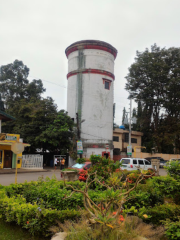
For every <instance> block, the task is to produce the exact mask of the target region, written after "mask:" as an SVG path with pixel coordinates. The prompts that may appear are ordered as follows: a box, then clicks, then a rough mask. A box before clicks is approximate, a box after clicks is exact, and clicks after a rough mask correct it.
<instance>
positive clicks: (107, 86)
mask: <svg viewBox="0 0 180 240" xmlns="http://www.w3.org/2000/svg"><path fill="white" fill-rule="evenodd" d="M104 87H105V89H108V90H109V82H106V81H105V85H104Z"/></svg>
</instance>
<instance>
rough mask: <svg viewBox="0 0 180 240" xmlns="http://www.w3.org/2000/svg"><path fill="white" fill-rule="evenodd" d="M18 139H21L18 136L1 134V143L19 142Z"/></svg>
mask: <svg viewBox="0 0 180 240" xmlns="http://www.w3.org/2000/svg"><path fill="white" fill-rule="evenodd" d="M17 139H19V135H18V134H6V133H0V141H17Z"/></svg>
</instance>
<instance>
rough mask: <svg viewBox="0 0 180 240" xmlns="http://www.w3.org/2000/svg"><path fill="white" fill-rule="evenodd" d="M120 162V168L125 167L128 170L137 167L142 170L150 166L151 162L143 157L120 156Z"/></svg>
mask: <svg viewBox="0 0 180 240" xmlns="http://www.w3.org/2000/svg"><path fill="white" fill-rule="evenodd" d="M120 163H122V166H121V169H122V170H124V169H126V170H128V171H131V170H137V169H138V168H139V167H140V168H142V169H144V170H147V169H148V168H152V165H151V163H150V162H149V161H148V160H146V159H143V158H122V159H121V160H120Z"/></svg>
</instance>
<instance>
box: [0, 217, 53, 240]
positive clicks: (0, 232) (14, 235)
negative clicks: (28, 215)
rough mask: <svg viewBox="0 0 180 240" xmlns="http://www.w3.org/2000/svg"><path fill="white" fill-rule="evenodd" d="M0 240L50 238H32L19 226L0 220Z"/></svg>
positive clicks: (42, 239) (43, 239)
mask: <svg viewBox="0 0 180 240" xmlns="http://www.w3.org/2000/svg"><path fill="white" fill-rule="evenodd" d="M0 239H1V240H12V239H13V240H49V239H50V238H44V237H43V238H42V237H33V236H32V235H30V233H29V232H28V231H27V230H25V229H22V228H21V227H20V226H18V225H16V224H13V223H7V222H4V221H3V220H2V219H0Z"/></svg>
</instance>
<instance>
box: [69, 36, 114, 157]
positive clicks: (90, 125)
mask: <svg viewBox="0 0 180 240" xmlns="http://www.w3.org/2000/svg"><path fill="white" fill-rule="evenodd" d="M65 53H66V56H67V58H68V74H67V79H68V92H67V111H68V115H69V116H70V117H71V118H74V121H75V122H76V121H77V114H78V119H79V129H80V133H81V140H82V142H83V149H84V154H83V155H84V156H86V157H89V156H90V155H91V154H100V155H106V156H107V155H109V156H110V157H111V158H112V157H113V142H112V137H113V101H114V99H113V96H114V80H115V76H114V60H115V58H116V55H117V50H116V49H115V48H114V47H113V46H111V45H110V44H108V43H106V42H102V41H97V40H83V41H79V42H75V43H73V44H71V45H70V46H69V47H67V48H66V51H65ZM107 146H108V147H107Z"/></svg>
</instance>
